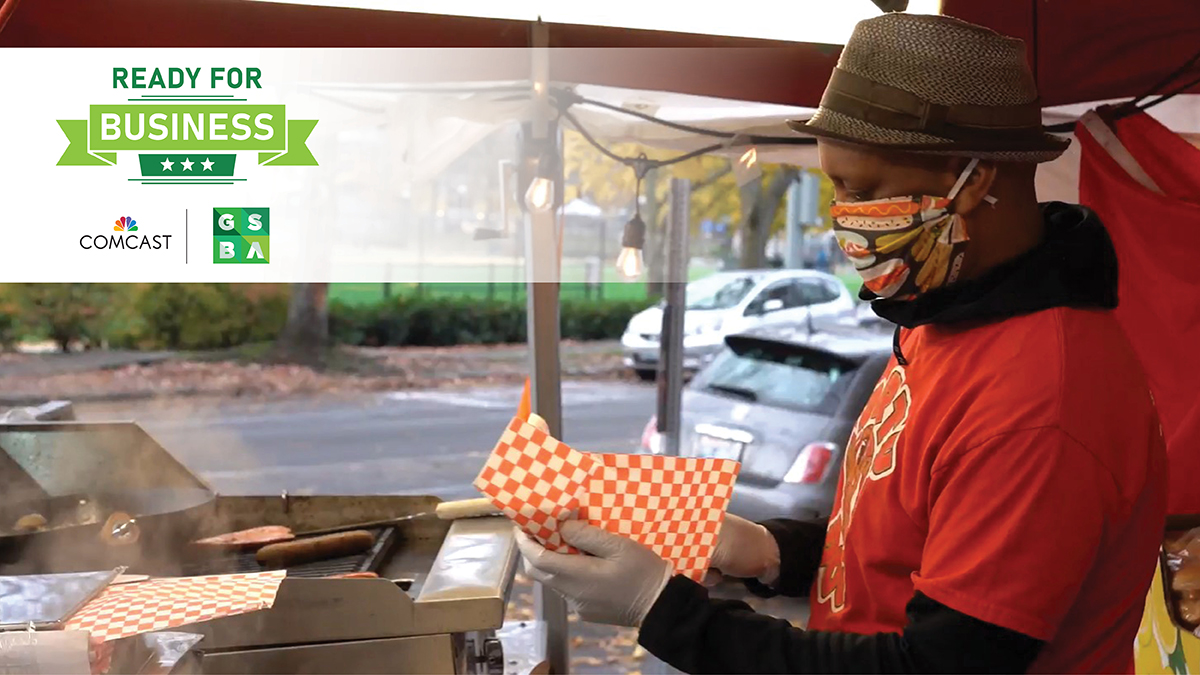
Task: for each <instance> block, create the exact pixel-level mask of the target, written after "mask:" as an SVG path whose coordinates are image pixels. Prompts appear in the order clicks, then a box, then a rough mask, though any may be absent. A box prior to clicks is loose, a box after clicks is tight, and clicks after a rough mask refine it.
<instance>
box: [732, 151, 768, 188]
mask: <svg viewBox="0 0 1200 675" xmlns="http://www.w3.org/2000/svg"><path fill="white" fill-rule="evenodd" d="M761 177H762V167H761V166H760V165H759V163H758V148H756V147H753V146H751V147H750V149H748V150H746V152H744V153H742V156H741V157H740V158H738V161H737V162H735V163H734V165H733V178H734V180H735V181H736V182H737V184H738V186H742V185H746V184H748V183H750V182H752V181H755V180H758V179H759V178H761Z"/></svg>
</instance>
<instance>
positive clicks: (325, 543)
mask: <svg viewBox="0 0 1200 675" xmlns="http://www.w3.org/2000/svg"><path fill="white" fill-rule="evenodd" d="M374 545H375V535H374V534H372V533H370V532H368V531H366V530H352V531H350V532H335V533H334V534H326V535H324V536H320V537H309V538H307V539H296V540H294V541H285V542H282V543H278V544H269V545H267V546H264V547H262V548H260V549H258V554H257V555H256V556H255V558H256V559H257V560H258V563H259V564H260V565H264V566H267V567H274V568H279V567H291V566H293V565H302V564H304V563H307V562H313V561H316V560H328V559H330V558H340V557H342V556H347V555H354V554H356V553H362V552H363V551H365V550H367V549H369V548H371V547H372V546H374Z"/></svg>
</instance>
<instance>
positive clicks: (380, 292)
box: [329, 265, 862, 305]
mask: <svg viewBox="0 0 1200 675" xmlns="http://www.w3.org/2000/svg"><path fill="white" fill-rule="evenodd" d="M576 268H578V269H576ZM512 269H513V268H511V267H509V268H504V269H503V273H502V270H501V268H496V269H494V270H492V272H491V276H492V278H493V279H495V280H494V281H491V282H489V281H487V275H488V270H487V269H486V268H483V269H482V270H481V269H479V268H463V269H462V270H454V271H453V273H451V272H450V271H449V270H440V272H442V274H440V275H438V276H435V278H441V279H450V278H454V279H456V281H453V282H450V281H445V282H443V281H438V282H431V283H423V284H416V283H392V284H383V283H345V284H330V286H329V298H330V300H334V301H338V302H344V303H346V304H351V305H369V304H374V303H376V302H379V301H380V300H382V299H383V298H384V296H385V294H390V295H391V296H392V297H398V296H409V295H414V294H417V293H420V294H423V295H426V296H432V297H472V298H481V299H482V298H490V299H493V300H497V301H509V302H518V301H523V300H524V299H525V283H524V282H521V281H512V280H511V279H512V277H511V276H510V274H511V272H512ZM714 271H715V270H713V269H712V268H707V267H699V266H693V267H692V268H691V269H690V270H689V274H688V276H689V278H690V280H692V281H695V280H696V279H702V278H704V277H706V276H708V275H709V274H712V273H713V272H714ZM464 277H465V278H464ZM502 277H503V278H502ZM837 277H838V278H839V279H841V280H842V281H843V282H844V283H845V284H846V287H847V288H848V289H850V293H851V294H852V295H855V296H856V297H857V294H858V289H859V287H860V286H862V279H861V278H860V277H859V276H858V274H857V273H855V272H854V271H849V272H844V273H839V274H837ZM563 278H564V280H563V283H562V285H561V289H560V296H561V297H562V299H563V300H597V301H598V300H644V299H645V298H646V282H644V281H635V282H625V281H621V280H620V278H619V277H618V276H617V272H616V270H614V269H611V268H609V269H606V270H605V274H604V283H603V284H600V285H599V286H591V285H589V284H585V283H583V282H582V278H583V269H582V267H581V266H578V265H576V266H570V265H564V266H563Z"/></svg>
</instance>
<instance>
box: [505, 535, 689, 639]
mask: <svg viewBox="0 0 1200 675" xmlns="http://www.w3.org/2000/svg"><path fill="white" fill-rule="evenodd" d="M559 532H560V533H561V534H562V538H563V540H564V541H566V542H567V543H568V544H570V545H571V546H574V547H575V548H577V549H579V550H580V551H584V552H585V553H590V554H591V555H577V554H570V553H555V552H554V551H550V550H547V549H546V548H545V547H543V546H542V545H541V544H540V543H538V542H537V541H535V540H533V539H532V538H530V537H529V535H527V534H525V533H524V532H521V531H520V530H518V531H517V545H518V546H519V547H520V549H521V555H522V557H524V559H525V567H526V570H527V572H528V574H529V577H530V578H532V579H533V580H534V581H538V582H541V583H542V584H545V585H546V586H549V587H550V588H553V589H554V590H555V591H557V592H558V593H559V594H560V595H562V596H563V597H564V598H566V599H567V602H568V604H570V605H571V607H572V608H573V609H575V611H577V612H578V613H579V618H581V619H583V620H584V621H591V622H594V623H606V624H612V625H616V626H628V627H630V628H637V627H640V626H641V625H642V621H643V620H644V619H645V618H646V615H647V614H649V613H650V608H651V607H653V606H654V602H655V601H656V600H658V596H659V594H660V593H662V590H663V588H664V587H665V586H666V585H667V582H668V581H670V580H671V576H672V572H673V570H672V567H671V563H669V562H667V561H666V560H663V559H662V558H660V557H659V556H658V554H656V553H655V552H654V551H651V550H650V549H648V548H646V547H645V546H642V545H641V544H639V543H637V542H636V541H634V540H632V539H629V538H626V537H622V536H621V535H618V534H613V533H611V532H608V531H606V530H602V529H600V528H598V527H594V526H592V525H588V524H587V523H584V522H581V521H578V520H571V521H567V522H565V523H563V524H562V527H561V529H560V530H559Z"/></svg>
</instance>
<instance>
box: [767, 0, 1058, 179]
mask: <svg viewBox="0 0 1200 675" xmlns="http://www.w3.org/2000/svg"><path fill="white" fill-rule="evenodd" d="M788 126H790V127H791V128H792V129H794V130H796V131H799V132H801V133H804V134H808V135H812V136H818V137H822V138H829V139H834V140H840V141H845V142H850V143H855V144H859V145H867V146H875V147H885V148H891V149H896V150H906V151H912V152H919V153H923V154H942V155H956V156H963V157H977V158H980V159H990V160H996V161H1010V162H1048V161H1051V160H1053V159H1055V158H1057V157H1058V156H1060V155H1061V154H1062V153H1063V152H1064V151H1065V150H1066V149H1067V147H1068V146H1069V145H1070V144H1071V141H1070V139H1069V138H1061V137H1058V136H1055V135H1053V134H1050V133H1047V132H1046V130H1045V128H1044V127H1043V126H1042V114H1041V105H1040V101H1039V99H1038V92H1037V85H1036V84H1035V83H1034V78H1033V73H1032V72H1031V71H1030V69H1029V65H1028V63H1027V62H1026V60H1025V43H1024V42H1023V41H1021V40H1017V39H1015V38H1010V37H1006V36H1004V35H1001V34H999V33H997V32H995V31H992V30H990V29H988V28H984V27H982V26H976V25H974V24H970V23H967V22H965V21H960V20H958V19H955V18H952V17H948V16H940V15H924V14H903V13H889V14H884V15H882V16H878V17H875V18H871V19H866V20H864V21H860V22H859V23H858V25H857V26H855V28H854V32H853V34H852V35H851V36H850V40H849V41H848V42H847V43H846V46H845V47H844V48H843V49H842V54H841V57H840V58H839V59H838V65H837V68H835V69H834V71H833V76H832V77H831V78H830V79H829V84H828V86H827V87H826V89H825V95H824V96H823V97H822V99H821V105H820V107H819V108H818V110H817V112H816V113H815V114H814V115H813V116H812V118H811V119H808V120H793V121H789V122H788Z"/></svg>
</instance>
